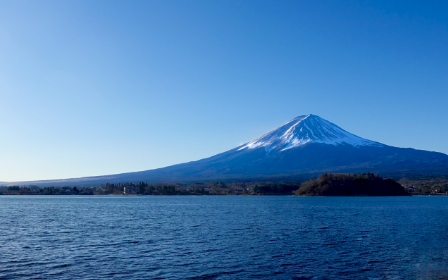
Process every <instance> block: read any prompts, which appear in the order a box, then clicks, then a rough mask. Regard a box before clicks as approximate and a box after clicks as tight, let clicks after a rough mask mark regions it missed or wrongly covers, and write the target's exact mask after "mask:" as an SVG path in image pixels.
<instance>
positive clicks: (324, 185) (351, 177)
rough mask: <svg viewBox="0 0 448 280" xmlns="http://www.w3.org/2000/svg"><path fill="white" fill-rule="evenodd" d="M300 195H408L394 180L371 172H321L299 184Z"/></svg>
mask: <svg viewBox="0 0 448 280" xmlns="http://www.w3.org/2000/svg"><path fill="white" fill-rule="evenodd" d="M296 195H300V196H409V195H410V194H409V193H408V192H407V191H406V190H405V189H404V188H403V187H402V186H401V185H400V184H399V183H397V182H396V181H394V180H392V179H383V178H381V177H379V176H377V175H375V174H372V173H367V174H366V173H362V174H327V173H326V174H323V175H321V176H319V178H317V179H311V180H309V181H307V182H305V183H303V184H301V185H300V188H299V189H298V190H297V191H296Z"/></svg>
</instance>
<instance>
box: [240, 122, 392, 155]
mask: <svg viewBox="0 0 448 280" xmlns="http://www.w3.org/2000/svg"><path fill="white" fill-rule="evenodd" d="M309 143H320V144H327V145H335V146H336V145H343V144H346V145H351V146H355V147H359V146H377V147H380V146H384V145H383V144H381V143H378V142H374V141H370V140H367V139H364V138H361V137H358V136H356V135H354V134H351V133H349V132H347V131H345V130H343V129H342V128H340V127H339V126H337V125H335V124H333V123H331V122H329V121H327V120H324V119H322V118H321V117H319V116H316V115H304V116H299V117H296V118H294V119H293V120H291V121H289V122H288V123H286V124H285V125H283V126H281V127H279V128H277V129H275V130H273V131H271V132H269V133H267V134H265V135H263V136H261V137H259V138H257V139H255V140H252V141H250V142H248V143H246V144H244V145H243V146H241V147H240V148H239V149H238V150H243V149H255V148H260V147H264V148H265V149H266V152H267V153H269V152H270V151H272V150H279V151H285V150H288V149H292V148H296V147H300V146H303V145H306V144H309Z"/></svg>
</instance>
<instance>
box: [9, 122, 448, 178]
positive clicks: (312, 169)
mask: <svg viewBox="0 0 448 280" xmlns="http://www.w3.org/2000/svg"><path fill="white" fill-rule="evenodd" d="M324 172H346V173H356V172H373V173H379V174H381V175H387V176H390V177H392V178H397V179H399V178H402V177H404V176H417V175H421V174H425V175H448V155H446V154H443V153H438V152H429V151H423V150H415V149H410V148H397V147H392V146H388V145H385V144H382V143H378V142H375V141H371V140H368V139H364V138H361V137H359V136H356V135H354V134H351V133H349V132H347V131H345V130H344V129H342V128H340V127H339V126H337V125H335V124H333V123H331V122H329V121H327V120H325V119H322V118H321V117H319V116H316V115H304V116H299V117H296V118H294V119H293V120H291V121H289V122H287V123H286V124H284V125H282V126H280V127H279V128H277V129H275V130H273V131H271V132H268V133H267V134H265V135H263V136H261V137H258V138H256V139H254V140H252V141H249V142H247V143H245V144H243V145H241V146H238V147H236V148H234V149H231V150H229V151H226V152H224V153H221V154H217V155H214V156H212V157H209V158H205V159H201V160H198V161H192V162H188V163H182V164H177V165H172V166H168V167H164V168H159V169H153V170H147V171H140V172H132V173H122V174H116V175H108V176H96V177H84V178H75V179H64V180H48V181H34V182H16V183H22V184H24V183H27V184H36V185H95V184H103V183H106V182H109V183H118V182H137V181H146V182H151V183H157V182H166V183H168V182H194V181H210V180H214V181H215V180H266V179H275V178H304V177H307V176H308V177H311V176H315V175H317V174H319V173H324Z"/></svg>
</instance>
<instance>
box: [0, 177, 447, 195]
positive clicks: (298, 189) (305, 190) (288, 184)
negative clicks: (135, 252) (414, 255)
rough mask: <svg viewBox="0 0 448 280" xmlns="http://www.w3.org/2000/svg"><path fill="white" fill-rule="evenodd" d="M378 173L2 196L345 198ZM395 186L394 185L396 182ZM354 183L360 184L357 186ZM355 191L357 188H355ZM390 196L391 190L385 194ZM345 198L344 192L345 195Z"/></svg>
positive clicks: (413, 182)
mask: <svg viewBox="0 0 448 280" xmlns="http://www.w3.org/2000/svg"><path fill="white" fill-rule="evenodd" d="M379 178H380V177H378V176H377V175H375V174H371V173H362V174H331V173H328V174H323V175H321V176H320V177H318V178H312V179H311V180H308V181H304V180H297V181H285V182H275V181H274V182H271V181H269V182H267V181H253V182H251V181H248V182H196V183H190V184H180V183H167V184H150V183H147V182H138V183H131V182H126V183H107V184H103V185H99V186H50V187H39V186H35V185H28V186H0V195H294V194H296V195H336V193H338V192H339V193H341V190H339V191H336V192H334V193H333V194H329V193H331V192H329V191H328V190H325V189H328V187H330V186H332V188H333V190H334V188H335V186H344V188H352V190H351V191H349V192H346V193H345V195H350V193H356V187H355V185H356V184H357V185H356V186H358V187H363V186H364V185H365V184H370V185H371V186H370V188H371V190H370V191H365V192H364V193H362V192H359V194H357V195H375V192H374V191H372V190H374V189H375V188H376V186H378V188H381V185H382V184H383V183H382V182H383V181H382V180H383V179H382V178H381V179H379ZM385 180H389V181H387V182H388V184H389V185H390V186H392V185H394V184H395V183H396V185H395V186H396V187H397V186H398V185H401V186H402V187H404V189H405V191H406V192H407V193H408V194H411V195H445V194H448V193H447V192H448V179H447V178H445V177H440V178H421V179H418V178H417V179H416V178H413V179H407V178H403V179H400V180H399V181H398V183H397V182H396V181H393V180H392V179H385ZM392 181H393V182H395V183H393V182H392ZM354 182H355V183H356V182H357V183H356V184H355V185H353V184H354ZM363 184H364V185H363ZM353 188H355V189H353ZM383 193H385V195H387V191H386V192H383ZM342 195H344V192H342Z"/></svg>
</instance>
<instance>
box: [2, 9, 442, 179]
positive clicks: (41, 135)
mask: <svg viewBox="0 0 448 280" xmlns="http://www.w3.org/2000/svg"><path fill="white" fill-rule="evenodd" d="M447 15H448V2H447V1H411V0H406V1H336V0H331V1H259V0H257V1H229V0H225V1H224V0H222V1H167V0H163V1H111V0H107V1H98V0H96V1H79V0H76V1H56V0H55V1H8V0H4V1H0V102H1V103H0V105H1V110H0V143H1V146H0V181H15V180H35V179H55V178H69V177H81V176H90V175H104V174H114V173H122V172H128V171H139V170H146V169H153V168H157V167H163V166H167V165H171V164H175V163H181V162H186V161H191V160H197V159H201V158H204V157H208V156H211V155H214V154H216V153H219V152H223V151H225V150H228V149H231V148H233V147H235V146H237V145H239V144H242V143H243V142H246V141H249V140H251V139H253V138H255V137H258V136H260V135H261V134H263V133H265V132H268V131H269V130H271V129H274V128H276V127H277V126H279V125H281V124H283V123H285V122H287V121H288V120H290V119H292V118H294V117H296V116H298V115H304V114H309V113H312V114H316V115H319V116H321V117H323V118H325V119H327V120H329V121H331V122H334V123H336V124H337V125H339V126H341V127H342V128H344V129H346V130H348V131H350V132H352V133H354V134H357V135H359V136H361V137H364V138H368V139H371V140H375V141H379V142H382V143H385V144H388V145H393V146H399V147H413V148H418V149H425V150H431V151H439V152H444V153H448V110H447V109H448V16H447Z"/></svg>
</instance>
